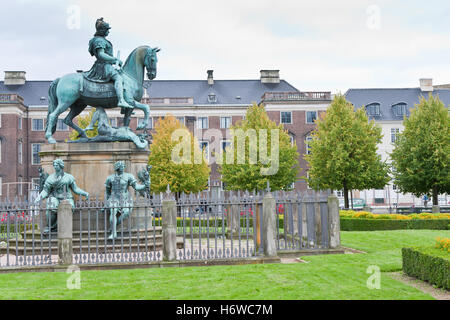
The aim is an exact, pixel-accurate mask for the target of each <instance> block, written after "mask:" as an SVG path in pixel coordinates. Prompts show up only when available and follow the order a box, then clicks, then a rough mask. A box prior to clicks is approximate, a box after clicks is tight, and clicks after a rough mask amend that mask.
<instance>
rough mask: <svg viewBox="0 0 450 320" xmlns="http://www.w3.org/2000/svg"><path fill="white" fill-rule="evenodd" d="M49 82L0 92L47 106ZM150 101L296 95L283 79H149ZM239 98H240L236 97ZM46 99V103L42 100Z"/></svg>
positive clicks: (222, 100)
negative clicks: (17, 95) (213, 95)
mask: <svg viewBox="0 0 450 320" xmlns="http://www.w3.org/2000/svg"><path fill="white" fill-rule="evenodd" d="M50 83H51V81H26V82H25V84H24V85H14V86H5V85H4V83H3V81H0V93H14V94H19V95H20V96H21V97H22V98H23V99H24V103H25V105H27V106H41V105H48V88H49V87H50ZM145 83H146V85H147V86H148V89H147V93H148V95H149V96H150V98H180V97H185V98H186V97H192V98H193V99H194V104H211V103H209V102H208V95H209V94H211V93H214V94H215V95H216V98H217V102H216V103H215V104H229V105H233V104H240V105H242V104H251V103H253V102H256V103H258V102H260V101H261V97H262V95H263V94H264V93H265V92H269V91H289V92H298V91H299V90H297V89H296V88H295V87H293V86H292V85H290V84H289V83H288V82H286V81H285V80H280V83H261V81H260V80H259V79H258V80H214V84H213V85H212V86H210V85H208V82H207V80H206V79H205V80H152V81H145ZM237 96H239V97H240V99H237V98H236V97H237ZM42 97H45V100H41V98H42Z"/></svg>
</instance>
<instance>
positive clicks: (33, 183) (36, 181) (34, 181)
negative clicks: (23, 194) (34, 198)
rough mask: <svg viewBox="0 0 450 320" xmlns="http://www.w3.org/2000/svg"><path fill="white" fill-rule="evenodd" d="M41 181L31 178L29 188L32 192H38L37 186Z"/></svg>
mask: <svg viewBox="0 0 450 320" xmlns="http://www.w3.org/2000/svg"><path fill="white" fill-rule="evenodd" d="M40 182H41V180H40V179H39V178H31V188H32V189H33V190H39V184H40Z"/></svg>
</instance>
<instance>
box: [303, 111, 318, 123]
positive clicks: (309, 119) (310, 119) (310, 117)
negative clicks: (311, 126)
mask: <svg viewBox="0 0 450 320" xmlns="http://www.w3.org/2000/svg"><path fill="white" fill-rule="evenodd" d="M316 119H317V111H306V123H314V120H316Z"/></svg>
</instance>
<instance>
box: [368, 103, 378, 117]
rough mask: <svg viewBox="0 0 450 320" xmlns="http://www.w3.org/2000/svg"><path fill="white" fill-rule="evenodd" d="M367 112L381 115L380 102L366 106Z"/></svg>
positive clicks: (372, 114) (371, 114)
mask: <svg viewBox="0 0 450 320" xmlns="http://www.w3.org/2000/svg"><path fill="white" fill-rule="evenodd" d="M366 113H367V114H368V115H369V116H379V115H380V104H379V103H371V104H368V105H367V106H366Z"/></svg>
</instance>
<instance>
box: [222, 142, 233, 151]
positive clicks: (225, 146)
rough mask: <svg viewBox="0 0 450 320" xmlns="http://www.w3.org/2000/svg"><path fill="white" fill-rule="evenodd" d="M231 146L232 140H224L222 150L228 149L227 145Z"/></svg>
mask: <svg viewBox="0 0 450 320" xmlns="http://www.w3.org/2000/svg"><path fill="white" fill-rule="evenodd" d="M229 146H231V142H230V140H222V151H226V150H225V149H226V148H227V147H229Z"/></svg>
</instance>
